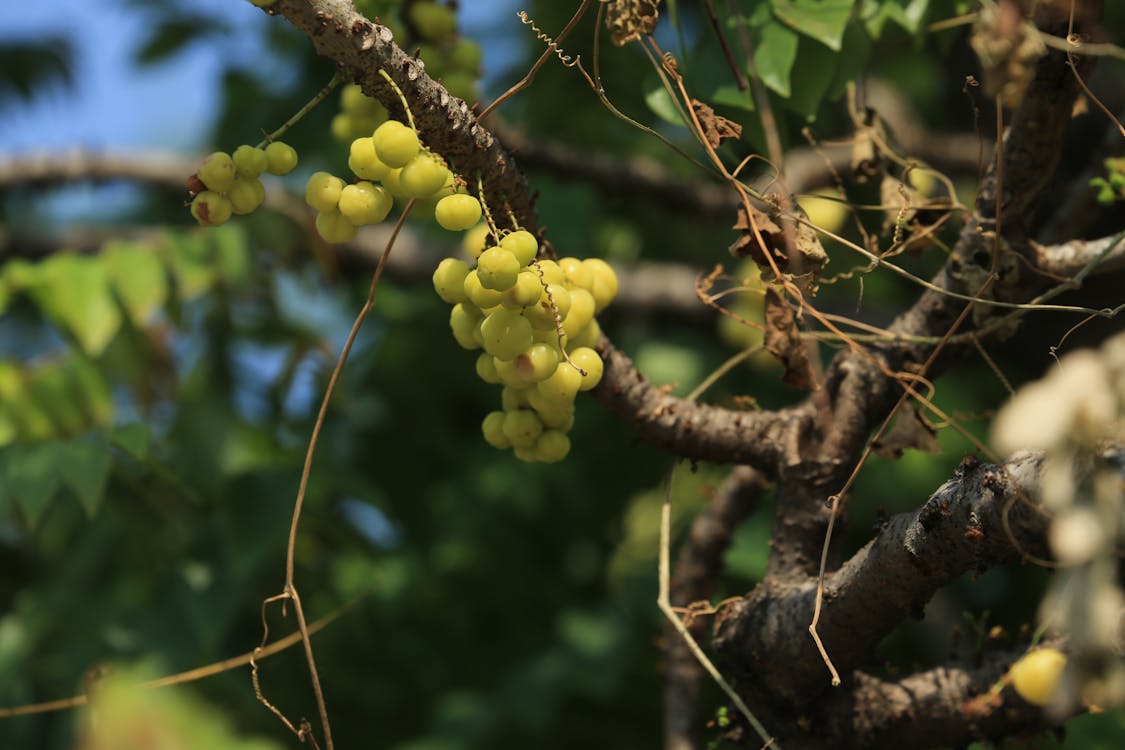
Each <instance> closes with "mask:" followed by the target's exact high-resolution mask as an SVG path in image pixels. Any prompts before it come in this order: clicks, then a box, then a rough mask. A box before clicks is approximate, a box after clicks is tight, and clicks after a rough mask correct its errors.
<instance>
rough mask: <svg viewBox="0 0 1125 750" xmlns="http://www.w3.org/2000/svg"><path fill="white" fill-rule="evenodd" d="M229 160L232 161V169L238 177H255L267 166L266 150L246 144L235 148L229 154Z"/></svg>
mask: <svg viewBox="0 0 1125 750" xmlns="http://www.w3.org/2000/svg"><path fill="white" fill-rule="evenodd" d="M231 161H233V162H234V169H235V171H236V172H238V175H239V176H240V177H257V176H258V175H260V174H261V173H262V172H265V171H266V167H267V166H269V159H267V158H266V152H265V151H264V150H263V149H260V148H257V147H255V146H250V145H248V144H243V145H241V146H239V147H238V148H236V149H235V150H234V154H232V155H231Z"/></svg>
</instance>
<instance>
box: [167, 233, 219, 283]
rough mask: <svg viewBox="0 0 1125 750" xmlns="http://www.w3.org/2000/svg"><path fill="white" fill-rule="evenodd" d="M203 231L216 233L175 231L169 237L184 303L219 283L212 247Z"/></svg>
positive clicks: (174, 269) (173, 269) (171, 256)
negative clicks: (216, 282) (216, 277)
mask: <svg viewBox="0 0 1125 750" xmlns="http://www.w3.org/2000/svg"><path fill="white" fill-rule="evenodd" d="M203 231H213V230H210V229H208V230H199V231H194V232H173V233H171V234H169V235H168V238H167V239H168V244H169V245H170V250H171V255H170V257H169V262H170V264H171V266H172V273H173V274H174V275H175V277H176V290H177V292H178V294H179V296H180V299H183V300H191V299H195V298H196V297H198V296H200V295H201V294H203V293H204V292H206V291H207V290H208V289H210V288H211V287H212V286H214V284H215V267H214V263H213V262H212V258H211V245H210V243H209V242H208V241H207V238H206V237H205V236H204V234H203Z"/></svg>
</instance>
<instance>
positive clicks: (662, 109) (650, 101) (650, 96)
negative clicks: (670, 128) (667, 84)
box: [645, 81, 684, 126]
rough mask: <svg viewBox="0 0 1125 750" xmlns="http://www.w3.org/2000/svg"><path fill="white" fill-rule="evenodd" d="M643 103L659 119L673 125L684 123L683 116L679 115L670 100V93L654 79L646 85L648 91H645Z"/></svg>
mask: <svg viewBox="0 0 1125 750" xmlns="http://www.w3.org/2000/svg"><path fill="white" fill-rule="evenodd" d="M645 104H647V105H648V108H649V109H651V110H652V111H653V113H654V114H656V116H657V117H659V118H660V119H661V120H665V121H666V122H670V123H672V124H673V125H680V126H683V125H684V118H682V117H680V112H679V110H678V109H676V105H675V103H674V102H673V101H672V95H671V94H669V93H668V90H667V89H665V88H664V85H663V84H662V83H660V82H659V81H655V82H654V83H653V84H652V85H651V86H650V87H648V91H647V92H646V93H645Z"/></svg>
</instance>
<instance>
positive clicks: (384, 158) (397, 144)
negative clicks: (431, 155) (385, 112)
mask: <svg viewBox="0 0 1125 750" xmlns="http://www.w3.org/2000/svg"><path fill="white" fill-rule="evenodd" d="M371 138H372V139H373V143H374V146H375V153H376V154H377V155H378V157H379V160H380V161H381V162H383V163H384V164H386V165H387V166H388V167H391V168H392V169H397V168H399V167H403V166H406V164H407V163H408V162H409V161H410V160H411V159H413V158H414V157H415V156H417V155H418V151H419V150H420V149H421V144H419V143H418V134H417V133H415V132H414V131H413V130H411V129H410V128H409V127H407V126H406V125H403V124H402V123H401V122H399V121H398V120H387V121H386V122H384V123H383V124H382V125H380V126H379V127H378V128H376V129H375V132H374V133H373V134H372V136H371Z"/></svg>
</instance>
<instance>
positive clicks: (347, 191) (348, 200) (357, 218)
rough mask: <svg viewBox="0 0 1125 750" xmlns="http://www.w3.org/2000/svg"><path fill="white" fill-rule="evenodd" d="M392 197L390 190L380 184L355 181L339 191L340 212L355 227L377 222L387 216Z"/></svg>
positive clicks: (392, 202) (391, 204)
mask: <svg viewBox="0 0 1125 750" xmlns="http://www.w3.org/2000/svg"><path fill="white" fill-rule="evenodd" d="M394 202H395V201H394V198H392V197H391V194H390V191H388V190H387V189H386V188H384V187H382V186H381V185H372V184H371V183H370V182H357V183H356V184H354V185H345V186H344V189H343V190H341V191H340V202H339V208H340V213H342V214H343V215H344V216H346V217H347V218H348V221H350V222H351V223H352V224H355V225H356V226H357V227H361V226H364V225H366V224H378V223H379V222H380V221H382V220H383V219H385V218H387V214H389V213H390V212H391V208H392V207H393V206H394Z"/></svg>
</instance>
